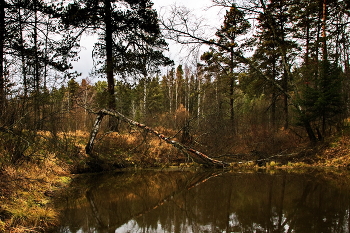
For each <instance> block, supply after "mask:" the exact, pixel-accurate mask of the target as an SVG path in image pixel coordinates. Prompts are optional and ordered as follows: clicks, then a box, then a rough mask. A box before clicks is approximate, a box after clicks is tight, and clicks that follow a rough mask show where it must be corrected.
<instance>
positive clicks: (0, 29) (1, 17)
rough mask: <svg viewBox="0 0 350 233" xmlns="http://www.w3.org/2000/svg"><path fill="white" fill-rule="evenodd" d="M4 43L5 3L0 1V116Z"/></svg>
mask: <svg viewBox="0 0 350 233" xmlns="http://www.w3.org/2000/svg"><path fill="white" fill-rule="evenodd" d="M4 43H5V1H4V0H0V116H1V115H2V113H3V109H4V107H5V81H4V80H5V78H4Z"/></svg>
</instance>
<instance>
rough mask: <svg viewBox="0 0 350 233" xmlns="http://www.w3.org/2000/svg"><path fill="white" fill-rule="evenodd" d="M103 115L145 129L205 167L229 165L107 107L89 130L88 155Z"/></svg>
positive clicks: (90, 152)
mask: <svg viewBox="0 0 350 233" xmlns="http://www.w3.org/2000/svg"><path fill="white" fill-rule="evenodd" d="M105 115H109V116H114V117H118V118H120V119H121V120H122V121H124V122H126V123H128V124H131V125H133V126H136V127H138V128H141V129H143V130H145V131H146V132H149V133H152V134H153V135H155V136H157V137H158V138H160V139H161V140H163V141H165V142H166V143H168V144H171V145H173V146H174V147H176V148H178V149H179V150H181V151H183V152H185V153H187V152H189V153H187V154H188V155H190V156H191V158H192V159H193V160H195V161H196V162H197V163H200V164H203V165H205V166H207V167H226V166H229V164H228V163H226V162H223V161H220V160H216V159H213V158H210V157H209V156H207V155H205V154H203V153H202V152H200V151H197V150H195V149H193V148H190V147H188V146H185V145H183V144H181V143H179V142H177V141H174V140H172V138H170V137H166V136H165V135H164V134H162V133H159V132H158V131H156V130H154V129H152V128H150V127H148V126H146V125H144V124H141V123H139V122H136V121H134V120H131V119H129V118H127V117H126V116H124V115H123V114H121V113H119V112H117V111H114V110H108V109H102V110H100V111H99V112H98V113H97V118H96V121H95V124H94V126H93V128H92V130H91V134H90V139H89V142H88V144H87V145H86V147H85V150H86V153H87V154H89V155H91V154H92V149H93V145H94V140H95V138H96V135H97V133H98V130H99V127H100V124H101V122H102V119H103V117H104V116H105Z"/></svg>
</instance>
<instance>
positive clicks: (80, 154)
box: [0, 132, 350, 232]
mask: <svg viewBox="0 0 350 233" xmlns="http://www.w3.org/2000/svg"><path fill="white" fill-rule="evenodd" d="M42 135H45V133H42ZM139 136H140V135H137V134H136V133H134V134H118V133H110V134H108V135H106V136H104V139H103V143H102V142H101V141H100V142H99V143H97V144H96V147H95V149H96V151H97V152H98V153H96V154H95V155H96V156H97V158H98V160H96V158H95V159H91V158H90V157H89V156H87V155H85V154H84V145H85V143H86V141H87V138H88V134H87V133H85V132H74V133H70V134H65V135H61V137H60V138H61V139H59V140H64V141H60V142H59V144H60V145H62V142H69V143H70V144H69V147H67V148H69V151H70V152H69V153H66V154H64V155H62V154H60V153H62V151H64V150H61V151H56V153H55V152H54V151H53V150H52V148H51V147H52V146H50V144H48V142H49V141H50V140H48V141H45V140H43V141H42V142H41V143H42V150H41V151H40V153H41V156H36V157H32V158H31V159H28V157H24V158H26V159H23V160H19V161H17V163H15V164H10V163H3V164H2V167H1V171H0V206H1V207H0V232H47V231H48V229H50V228H51V227H53V226H55V224H57V213H56V212H55V209H54V208H53V206H52V205H51V200H52V197H53V196H54V194H55V192H56V191H58V190H61V189H63V188H64V187H65V186H66V185H67V184H69V182H70V179H71V178H70V177H71V176H72V174H74V173H81V172H88V171H93V170H94V169H95V170H97V171H103V170H110V169H116V168H130V167H131V168H132V169H135V168H136V169H142V168H150V167H151V168H165V167H174V166H176V167H180V168H184V167H191V166H194V167H198V166H199V165H196V164H195V163H193V162H192V161H191V159H190V158H188V157H187V156H185V155H183V154H182V153H180V152H179V151H178V150H177V149H176V148H174V147H172V146H171V145H169V144H166V143H164V142H162V141H161V140H159V139H148V140H147V143H145V142H143V143H142V141H145V139H144V138H141V139H140V137H139ZM41 138H44V137H43V136H41ZM45 138H46V139H48V138H49V135H46V136H45ZM44 145H45V146H44ZM60 148H61V147H60ZM49 149H50V150H49ZM61 149H62V148H61ZM35 154H37V155H38V154H39V150H38V151H37V152H36V153H35ZM269 158H270V159H269V160H268V161H266V162H265V163H263V164H257V163H256V162H254V161H247V160H245V161H244V162H241V163H236V162H235V163H231V169H235V168H237V166H243V167H244V166H249V167H250V168H259V169H261V168H266V169H279V168H284V169H288V168H295V167H332V168H346V169H347V168H348V167H350V136H349V135H341V136H338V137H333V138H331V139H329V140H328V141H327V142H323V143H319V144H317V145H313V146H310V145H307V144H305V145H301V146H300V147H298V148H295V151H292V152H291V151H289V152H288V154H283V153H281V154H280V155H276V156H273V157H271V156H269ZM96 164H98V167H96ZM92 165H94V166H95V167H91V166H92Z"/></svg>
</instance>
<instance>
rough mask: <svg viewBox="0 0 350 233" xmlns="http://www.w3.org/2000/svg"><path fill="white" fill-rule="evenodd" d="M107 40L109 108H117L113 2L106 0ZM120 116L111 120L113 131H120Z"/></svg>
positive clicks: (105, 21)
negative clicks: (114, 74) (114, 69)
mask: <svg viewBox="0 0 350 233" xmlns="http://www.w3.org/2000/svg"><path fill="white" fill-rule="evenodd" d="M104 7H105V9H104V10H105V18H104V23H105V42H106V76H107V83H108V84H107V85H108V87H107V89H108V102H107V104H108V108H109V109H115V107H116V101H115V93H114V87H115V83H114V76H113V29H112V21H111V20H112V19H111V17H112V16H111V2H110V0H105V6H104ZM118 121H119V119H118V118H112V119H110V120H109V127H110V129H111V130H112V131H118Z"/></svg>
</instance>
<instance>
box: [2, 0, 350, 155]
mask: <svg viewBox="0 0 350 233" xmlns="http://www.w3.org/2000/svg"><path fill="white" fill-rule="evenodd" d="M213 3H214V4H215V5H217V6H221V7H224V8H226V9H227V11H226V15H225V18H224V20H223V22H222V26H221V27H220V28H219V29H218V30H217V32H216V35H215V37H214V38H203V37H201V34H200V33H197V32H198V28H199V27H198V26H199V25H198V22H197V24H196V25H195V26H196V28H197V30H192V28H191V26H193V25H190V24H189V23H190V22H191V15H190V14H189V13H190V12H188V11H184V10H183V8H178V9H175V10H174V12H173V15H172V16H169V20H164V21H163V26H164V29H165V32H167V36H168V37H169V38H172V39H175V40H177V41H178V42H180V43H185V44H186V43H202V44H207V45H209V46H210V48H209V49H208V51H207V52H205V53H203V54H202V56H201V57H200V61H198V62H197V65H195V66H193V65H190V64H177V65H176V66H174V65H173V64H172V62H171V61H170V60H169V59H168V58H166V57H165V56H164V55H163V51H164V50H165V49H167V43H166V42H165V40H164V38H163V36H162V32H161V28H160V25H159V21H158V16H157V12H156V11H155V10H153V9H152V3H151V1H149V0H142V1H133V0H124V1H110V0H104V1H102V0H101V1H97V0H76V1H73V2H72V1H67V2H65V1H62V2H61V3H60V4H53V3H50V4H49V3H46V1H41V0H35V1H26V0H11V1H5V0H2V1H0V104H1V107H0V115H1V119H0V127H1V131H2V133H4V134H5V135H8V134H11V135H12V136H11V140H12V143H14V141H16V140H17V142H16V143H18V144H23V143H24V141H25V140H26V139H25V137H24V132H26V133H25V134H28V130H29V132H31V133H32V134H35V133H36V132H37V131H38V130H45V131H50V132H53V133H57V132H60V131H74V130H86V131H89V129H90V128H91V126H92V122H93V117H94V116H93V114H92V113H91V112H90V111H96V110H98V109H101V108H111V109H116V110H118V111H120V112H121V113H123V114H125V115H127V116H129V117H130V118H133V119H135V120H139V121H142V122H145V123H146V124H148V125H151V126H162V127H166V128H168V129H173V130H175V131H179V132H181V137H180V136H179V138H180V140H182V141H183V142H184V143H192V144H195V145H197V146H198V147H202V148H203V149H204V150H209V151H210V150H216V151H217V153H235V152H236V151H239V150H242V151H243V150H244V149H247V147H249V149H251V150H253V149H259V150H269V149H271V150H272V148H276V149H275V150H276V151H274V152H277V151H278V150H280V149H282V147H280V146H279V147H277V145H280V144H281V142H283V143H288V142H287V141H288V140H289V141H290V140H294V141H295V140H296V139H299V141H298V142H300V141H306V140H307V139H309V140H311V141H312V142H316V141H322V140H323V139H324V138H325V137H328V136H331V135H333V134H334V133H337V132H339V130H341V129H344V126H346V125H347V118H348V115H349V106H348V101H349V85H350V84H349V80H348V79H349V57H350V51H349V42H350V41H349V24H350V21H349V12H350V5H349V3H348V2H347V1H341V0H328V1H326V0H317V1H309V0H269V1H265V0H259V1H249V2H243V3H242V2H238V1H237V2H236V1H234V0H214V1H213ZM84 33H90V34H98V36H99V41H98V43H96V44H95V48H94V53H93V56H94V59H95V61H96V67H95V69H94V75H96V76H100V77H101V78H103V79H101V81H98V82H96V83H90V82H89V81H88V80H86V79H83V80H82V81H78V80H77V79H76V77H77V75H78V74H77V73H74V72H73V73H72V72H70V71H71V68H72V67H71V64H70V62H71V61H72V60H74V59H77V52H78V51H79V46H80V45H79V42H80V38H81V35H82V34H84ZM247 54H248V55H247ZM162 66H167V67H168V68H167V72H166V73H165V74H163V75H160V74H159V73H158V71H159V69H160V68H161V67H162ZM106 127H109V129H112V130H122V129H120V128H119V127H120V126H119V125H118V122H113V121H110V123H109V125H108V126H106ZM180 130H181V131H180ZM281 134H284V137H282V136H281ZM13 135H15V136H16V137H15V139H14V138H13ZM291 135H292V136H291ZM26 136H27V135H26ZM283 140H284V141H283ZM3 143H6V140H5V139H3ZM16 143H15V144H16ZM261 143H263V144H264V146H261ZM24 144H25V143H24ZM14 147H15V146H14ZM243 147H244V148H243ZM238 148H239V149H238ZM25 149H26V148H19V149H16V150H17V151H18V156H14V158H13V160H17V159H18V158H19V157H20V155H21V151H23V150H25ZM16 150H15V151H16Z"/></svg>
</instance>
